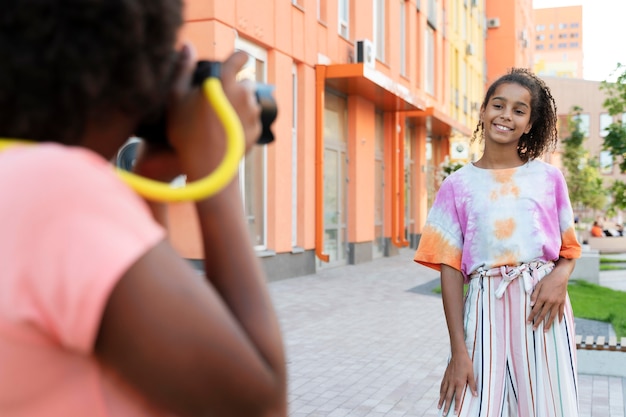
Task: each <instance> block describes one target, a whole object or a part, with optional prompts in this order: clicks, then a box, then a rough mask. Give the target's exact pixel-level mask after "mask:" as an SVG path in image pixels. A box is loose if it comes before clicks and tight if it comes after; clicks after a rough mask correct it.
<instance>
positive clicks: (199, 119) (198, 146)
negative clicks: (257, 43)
mask: <svg viewBox="0 0 626 417" xmlns="http://www.w3.org/2000/svg"><path fill="white" fill-rule="evenodd" d="M247 59H248V55H247V54H245V53H243V52H236V53H234V54H232V55H231V56H230V57H229V58H228V59H226V60H225V61H224V62H223V63H222V71H221V83H222V88H223V90H224V93H225V95H226V97H227V98H228V100H229V101H230V103H231V105H232V106H233V108H234V109H235V111H236V112H237V115H238V116H239V119H240V121H241V124H242V127H243V130H244V135H245V140H246V148H247V149H250V148H251V147H252V145H253V144H254V143H255V142H256V140H257V138H258V137H259V135H260V134H261V121H260V114H261V107H260V105H259V104H258V102H257V100H256V96H255V94H254V85H253V83H252V82H250V81H242V82H239V81H237V79H236V77H237V73H238V72H239V71H240V70H241V69H242V67H243V65H244V64H245V63H246V62H247ZM195 67H196V60H195V56H194V52H193V50H192V48H191V47H190V46H189V45H185V46H184V47H183V49H182V51H181V54H180V61H179V68H180V70H179V74H180V75H179V76H178V79H177V81H176V83H175V86H174V88H173V91H172V94H171V98H170V100H169V104H168V132H167V134H168V138H169V140H170V144H171V145H172V147H173V148H174V149H175V150H176V154H177V155H178V157H179V160H180V164H181V168H182V169H183V171H184V172H185V173H186V174H187V175H188V176H189V177H190V179H191V180H193V179H197V178H200V177H204V176H206V175H208V174H209V173H210V172H212V171H213V169H214V168H215V167H216V166H217V165H218V164H219V162H220V161H221V160H222V158H223V155H224V151H225V148H226V139H225V132H224V129H223V127H222V123H221V122H220V120H219V119H218V118H217V115H216V113H215V111H214V110H213V108H212V107H211V105H210V104H209V102H208V101H207V99H206V97H205V96H204V92H203V90H202V89H201V88H196V87H192V86H191V77H192V74H193V71H194V69H195Z"/></svg>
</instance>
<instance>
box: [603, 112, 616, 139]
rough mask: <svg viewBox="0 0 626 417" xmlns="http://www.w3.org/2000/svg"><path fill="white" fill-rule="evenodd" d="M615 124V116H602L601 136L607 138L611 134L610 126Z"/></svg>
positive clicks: (606, 114)
mask: <svg viewBox="0 0 626 417" xmlns="http://www.w3.org/2000/svg"><path fill="white" fill-rule="evenodd" d="M611 123H613V116H611V115H610V114H608V113H601V114H600V136H601V137H605V136H606V135H607V134H608V133H609V126H610V125H611Z"/></svg>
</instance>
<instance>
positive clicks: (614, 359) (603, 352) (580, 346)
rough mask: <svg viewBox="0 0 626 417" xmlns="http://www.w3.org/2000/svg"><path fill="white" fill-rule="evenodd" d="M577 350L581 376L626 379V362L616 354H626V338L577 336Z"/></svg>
mask: <svg viewBox="0 0 626 417" xmlns="http://www.w3.org/2000/svg"><path fill="white" fill-rule="evenodd" d="M576 349H577V350H576V357H577V365H578V373H579V374H586V375H602V376H609V377H620V378H626V361H625V360H623V358H621V357H620V356H621V355H619V354H617V353H615V352H626V337H622V338H620V339H619V340H618V339H617V338H616V337H614V336H613V337H608V338H607V337H605V336H597V337H594V336H581V335H577V336H576ZM618 357H620V358H619V359H618Z"/></svg>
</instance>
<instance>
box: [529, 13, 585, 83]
mask: <svg viewBox="0 0 626 417" xmlns="http://www.w3.org/2000/svg"><path fill="white" fill-rule="evenodd" d="M534 21H535V46H534V48H535V58H534V61H535V62H534V71H535V72H536V73H537V74H538V75H540V76H546V77H567V78H581V79H582V78H583V6H568V7H553V8H547V9H535V11H534Z"/></svg>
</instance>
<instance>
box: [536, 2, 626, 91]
mask: <svg viewBox="0 0 626 417" xmlns="http://www.w3.org/2000/svg"><path fill="white" fill-rule="evenodd" d="M580 5H582V6H583V78H584V79H586V80H594V81H603V80H610V79H612V77H611V76H610V75H611V73H612V72H613V70H614V69H615V67H616V66H617V63H618V62H619V63H622V64H626V0H533V7H534V8H535V9H543V8H546V7H565V6H580Z"/></svg>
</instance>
